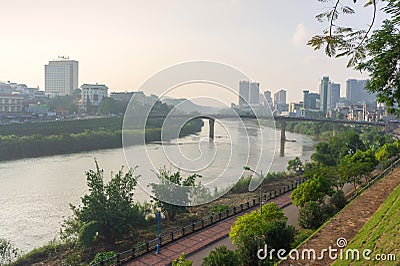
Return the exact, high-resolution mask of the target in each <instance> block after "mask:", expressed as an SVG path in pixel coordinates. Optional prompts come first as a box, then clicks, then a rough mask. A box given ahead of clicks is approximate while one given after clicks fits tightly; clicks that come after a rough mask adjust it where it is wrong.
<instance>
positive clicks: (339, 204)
mask: <svg viewBox="0 0 400 266" xmlns="http://www.w3.org/2000/svg"><path fill="white" fill-rule="evenodd" d="M330 203H331V205H333V206H334V207H335V208H336V209H337V210H341V209H343V208H344V206H346V204H347V199H346V198H345V196H344V192H343V191H342V190H338V191H336V192H335V193H334V194H333V195H332V197H331V200H330Z"/></svg>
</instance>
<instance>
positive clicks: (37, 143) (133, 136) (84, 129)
mask: <svg viewBox="0 0 400 266" xmlns="http://www.w3.org/2000/svg"><path fill="white" fill-rule="evenodd" d="M135 108H136V109H137V110H134V112H135V114H137V115H139V116H140V115H143V116H145V110H146V107H145V106H141V105H140V104H138V105H135ZM171 109H172V107H171V106H168V105H166V104H163V103H160V102H157V103H156V104H155V106H154V108H153V110H152V112H151V114H152V115H167V114H168V113H169V112H170V110H171ZM122 123H123V117H122V116H112V117H105V118H96V119H84V120H72V121H54V122H41V123H23V124H8V125H2V126H1V127H0V161H1V160H3V161H4V160H14V159H20V158H29V157H39V156H49V155H56V154H68V153H76V152H82V151H91V150H98V149H109V148H119V147H122V142H121V139H122ZM162 124H163V119H149V120H148V123H147V124H146V130H145V131H143V129H141V128H132V129H129V130H127V131H126V134H129V136H130V143H129V144H130V145H135V144H141V143H143V139H144V138H145V140H146V142H152V141H159V140H161V131H162V130H161V127H162ZM202 126H203V121H202V120H201V119H193V120H191V121H189V122H187V123H186V124H185V125H184V126H183V128H182V130H181V131H180V136H181V137H183V136H187V135H190V134H193V133H196V132H199V131H200V130H201V127H202ZM163 134H165V132H164V133H163Z"/></svg>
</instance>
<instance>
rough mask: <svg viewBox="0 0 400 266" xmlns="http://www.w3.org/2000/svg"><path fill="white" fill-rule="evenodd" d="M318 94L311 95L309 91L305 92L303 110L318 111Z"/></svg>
mask: <svg viewBox="0 0 400 266" xmlns="http://www.w3.org/2000/svg"><path fill="white" fill-rule="evenodd" d="M317 100H319V94H318V93H310V91H309V90H303V108H304V109H305V110H317V109H318V107H317Z"/></svg>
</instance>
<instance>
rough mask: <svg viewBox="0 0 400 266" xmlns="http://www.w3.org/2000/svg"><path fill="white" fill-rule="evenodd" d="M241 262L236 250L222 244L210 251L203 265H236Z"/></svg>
mask: <svg viewBox="0 0 400 266" xmlns="http://www.w3.org/2000/svg"><path fill="white" fill-rule="evenodd" d="M238 264H239V259H238V255H237V254H236V252H234V251H232V250H229V249H227V247H226V246H220V247H217V248H215V249H214V250H212V251H211V252H210V254H209V255H208V256H207V257H204V258H203V264H202V265H203V266H220V265H225V266H236V265H238Z"/></svg>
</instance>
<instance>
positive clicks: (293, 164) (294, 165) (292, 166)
mask: <svg viewBox="0 0 400 266" xmlns="http://www.w3.org/2000/svg"><path fill="white" fill-rule="evenodd" d="M299 168H300V169H301V168H303V162H302V161H301V160H300V158H299V157H297V156H296V158H294V159H292V160H289V161H288V166H287V169H288V170H289V171H292V172H293V173H297V171H299Z"/></svg>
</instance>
